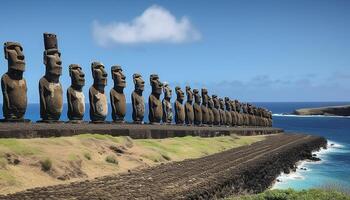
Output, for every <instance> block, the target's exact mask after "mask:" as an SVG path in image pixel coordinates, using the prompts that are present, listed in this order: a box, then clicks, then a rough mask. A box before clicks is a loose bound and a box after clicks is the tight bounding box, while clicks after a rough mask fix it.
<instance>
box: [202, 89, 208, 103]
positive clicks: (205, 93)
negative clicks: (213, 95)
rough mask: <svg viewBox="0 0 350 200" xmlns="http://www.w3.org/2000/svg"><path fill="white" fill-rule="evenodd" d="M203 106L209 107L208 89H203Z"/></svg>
mask: <svg viewBox="0 0 350 200" xmlns="http://www.w3.org/2000/svg"><path fill="white" fill-rule="evenodd" d="M201 93H202V104H203V105H208V90H207V89H206V88H202V90H201Z"/></svg>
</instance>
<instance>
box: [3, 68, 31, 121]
mask: <svg viewBox="0 0 350 200" xmlns="http://www.w3.org/2000/svg"><path fill="white" fill-rule="evenodd" d="M1 84H2V85H3V87H2V88H3V91H2V92H3V97H4V101H3V106H4V107H6V108H8V109H9V110H7V109H3V111H4V112H5V110H6V111H7V113H4V116H7V117H9V118H13V117H15V118H22V117H23V116H24V114H25V111H26V109H27V83H26V80H25V79H24V78H23V79H21V80H14V79H11V78H10V77H9V75H8V74H4V75H3V76H2V78H1ZM4 89H5V90H6V91H4ZM5 93H6V94H7V96H8V102H7V100H5Z"/></svg>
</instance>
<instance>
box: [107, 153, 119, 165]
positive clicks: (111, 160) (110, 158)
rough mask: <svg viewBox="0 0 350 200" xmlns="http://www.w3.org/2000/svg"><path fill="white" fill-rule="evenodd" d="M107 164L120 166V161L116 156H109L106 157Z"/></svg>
mask: <svg viewBox="0 0 350 200" xmlns="http://www.w3.org/2000/svg"><path fill="white" fill-rule="evenodd" d="M106 162H108V163H111V164H116V165H118V160H117V158H116V157H115V156H113V155H109V156H107V157H106Z"/></svg>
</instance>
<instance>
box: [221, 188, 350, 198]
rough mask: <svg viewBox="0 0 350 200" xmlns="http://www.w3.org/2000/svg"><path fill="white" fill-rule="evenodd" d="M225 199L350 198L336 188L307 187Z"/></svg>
mask: <svg viewBox="0 0 350 200" xmlns="http://www.w3.org/2000/svg"><path fill="white" fill-rule="evenodd" d="M226 200H350V196H349V195H346V194H345V193H342V192H338V191H337V190H328V189H326V190H325V189H309V190H301V191H295V190H292V189H288V190H268V191H266V192H264V193H261V194H257V195H248V196H242V197H230V198H227V199H226Z"/></svg>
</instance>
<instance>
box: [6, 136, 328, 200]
mask: <svg viewBox="0 0 350 200" xmlns="http://www.w3.org/2000/svg"><path fill="white" fill-rule="evenodd" d="M326 144H327V141H326V140H325V138H322V137H316V136H309V135H300V134H298V135H297V134H277V135H271V136H268V138H267V139H266V140H264V141H261V142H257V143H254V144H252V145H248V146H243V147H239V148H235V149H231V150H228V151H224V152H221V153H218V154H214V155H210V156H206V157H203V158H199V159H190V160H185V161H181V162H173V163H168V164H164V165H159V166H157V167H152V168H147V169H143V170H140V171H131V172H129V173H126V174H122V175H116V176H107V177H101V178H97V179H94V180H89V181H84V182H75V183H71V184H67V185H57V186H51V187H45V188H34V189H29V190H26V191H23V192H18V193H15V194H10V195H7V196H0V199H9V200H13V199H40V198H43V199H145V198H148V199H213V198H221V197H225V196H228V195H232V194H243V193H258V192H262V191H264V190H266V189H267V188H269V187H270V186H271V185H272V183H273V182H274V181H275V180H276V178H277V177H278V176H279V174H280V173H281V172H282V171H288V170H290V169H291V168H293V167H294V166H295V164H296V163H297V162H298V161H300V160H304V159H310V158H313V155H312V152H313V151H314V150H317V149H320V148H322V147H326Z"/></svg>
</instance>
